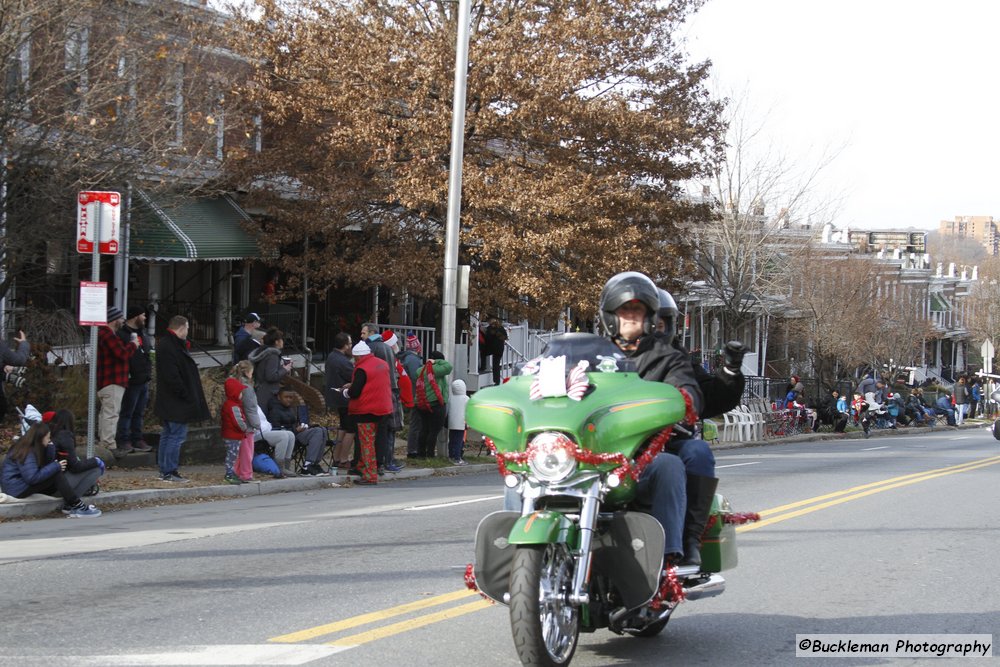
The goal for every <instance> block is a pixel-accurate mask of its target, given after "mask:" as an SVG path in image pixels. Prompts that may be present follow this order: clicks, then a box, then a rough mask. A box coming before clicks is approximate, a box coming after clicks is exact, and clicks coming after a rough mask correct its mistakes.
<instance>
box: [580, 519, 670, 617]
mask: <svg viewBox="0 0 1000 667" xmlns="http://www.w3.org/2000/svg"><path fill="white" fill-rule="evenodd" d="M665 542H666V539H665V538H664V536H663V527H662V526H660V522H659V521H657V520H656V519H655V518H653V517H652V516H651V515H649V514H646V513H645V512H616V513H615V514H614V516H613V517H612V518H611V520H610V521H608V522H606V523H605V522H604V521H602V522H601V524H600V526H599V528H598V531H597V534H595V535H594V547H593V553H594V555H593V561H592V563H591V576H592V577H593V576H596V575H600V576H604V577H607V578H608V579H609V580H610V581H611V583H612V584H613V585H614V588H615V589H616V590H617V591H618V594H619V595H620V596H621V598H622V604H624V606H625V607H627V608H629V609H635V608H636V607H640V606H642V605H644V604H645V603H646V602H648V601H649V600H650V598H652V597H653V595H654V594H655V593H656V589H657V587H658V586H659V583H660V572H662V569H663V545H664V543H665Z"/></svg>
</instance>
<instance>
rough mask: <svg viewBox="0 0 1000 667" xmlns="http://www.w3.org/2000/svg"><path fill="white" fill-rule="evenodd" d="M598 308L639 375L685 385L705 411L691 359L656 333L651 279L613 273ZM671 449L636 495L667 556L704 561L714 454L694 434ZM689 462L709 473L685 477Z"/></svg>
mask: <svg viewBox="0 0 1000 667" xmlns="http://www.w3.org/2000/svg"><path fill="white" fill-rule="evenodd" d="M598 310H599V317H600V320H601V325H602V327H603V329H604V332H605V334H606V335H607V336H608V337H609V338H611V340H612V341H613V342H614V343H615V344H616V345H617V346H618V348H619V349H621V350H622V352H624V353H625V354H626V356H628V357H630V358H631V359H632V360H633V361H635V363H636V367H637V369H638V372H639V376H640V377H641V378H642V379H644V380H649V381H651V382H666V383H668V384H671V385H673V386H675V387H677V388H678V389H683V390H685V391H686V392H687V393H688V395H690V397H691V401H692V404H693V408H694V411H695V413H696V414H701V411H702V409H703V397H702V393H701V389H700V387H699V383H698V379H697V378H696V377H695V373H694V370H693V368H692V364H691V361H690V358H689V357H688V356H687V355H686V354H684V352H683V351H682V350H680V349H678V348H677V347H675V346H674V345H673V343H672V337H668V336H666V335H656V320H657V317H658V312H659V310H660V293H659V289H658V288H657V287H656V285H655V284H653V281H652V280H650V279H649V277H647V276H646V275H644V274H642V273H638V272H634V271H628V272H625V273H619V274H617V275H615V276H612V277H611V279H610V280H608V282H607V283H605V285H604V289H603V290H602V291H601V297H600V305H599V308H598ZM668 450H669V452H670V453H664V454H660V455H659V456H657V457H656V458H655V459H654V460H653V461H652V462H651V463H650V464H649V465H648V466H647V467H646V469H645V470H643V473H642V476H641V477H640V478H639V484H638V487H637V494H636V498H637V500H638V501H639V502H640V503H646V504H649V505H651V506H652V510H651V514H652V515H653V516H654V517H656V518H657V520H659V521H660V523H661V524H662V525H663V529H664V532H665V533H666V536H667V542H666V548H665V552H666V553H667V554H668V560H670V561H672V562H676V561H677V555H681V556H680V560H681V562H683V563H690V564H700V563H701V554H700V551H699V548H700V545H701V535H702V533H703V532H704V529H705V524H706V523H707V521H708V514H709V511H710V509H711V505H712V499H713V498H714V496H715V488H716V486H717V485H718V480H717V479H715V477H714V473H715V457H714V456H712V452H711V450H710V449H709V446H708V443H706V442H705V441H704V440H697V439H694V438H690V437H687V438H677V439H675V440H672V441H671V443H669V444H668ZM686 462H691V464H692V465H693V466H695V468H696V469H697V470H698V472H699V473H708V474H696V475H688V476H686V474H685V465H686ZM688 482H690V483H691V484H692V489H690V490H689V489H687V484H688ZM678 546H680V548H679V549H678Z"/></svg>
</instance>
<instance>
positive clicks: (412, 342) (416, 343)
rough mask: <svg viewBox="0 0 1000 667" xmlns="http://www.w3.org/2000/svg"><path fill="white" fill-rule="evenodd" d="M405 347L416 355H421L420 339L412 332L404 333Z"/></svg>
mask: <svg viewBox="0 0 1000 667" xmlns="http://www.w3.org/2000/svg"><path fill="white" fill-rule="evenodd" d="M406 349H407V350H409V351H410V352H414V353H416V354H417V355H423V352H424V348H423V346H421V345H420V339H419V338H417V336H416V334H412V333H410V334H406Z"/></svg>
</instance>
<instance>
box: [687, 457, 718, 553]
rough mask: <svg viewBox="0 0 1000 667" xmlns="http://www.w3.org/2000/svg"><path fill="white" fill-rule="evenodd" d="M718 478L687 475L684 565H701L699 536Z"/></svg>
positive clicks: (702, 529) (703, 530)
mask: <svg viewBox="0 0 1000 667" xmlns="http://www.w3.org/2000/svg"><path fill="white" fill-rule="evenodd" d="M718 486H719V480H718V479H716V478H715V477H702V476H701V475H688V476H687V512H686V513H685V514H684V563H683V564H684V565H701V536H702V533H704V532H705V524H707V523H708V514H709V512H711V511H712V500H713V499H714V498H715V489H716V488H718Z"/></svg>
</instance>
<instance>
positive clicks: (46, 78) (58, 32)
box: [0, 0, 244, 296]
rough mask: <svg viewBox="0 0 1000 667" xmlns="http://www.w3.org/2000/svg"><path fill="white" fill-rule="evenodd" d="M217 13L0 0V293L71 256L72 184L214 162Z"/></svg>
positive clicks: (108, 185)
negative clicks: (0, 96) (0, 91)
mask: <svg viewBox="0 0 1000 667" xmlns="http://www.w3.org/2000/svg"><path fill="white" fill-rule="evenodd" d="M220 20H221V15H219V14H217V13H216V12H213V11H210V10H207V9H205V8H200V7H194V6H192V5H191V4H190V3H184V2H179V1H176V0H170V1H166V2H142V1H138V0H0V68H2V75H3V78H2V83H3V85H4V90H3V102H2V105H0V228H2V229H0V269H2V277H0V296H3V295H6V294H7V292H8V290H9V289H10V286H11V285H12V283H14V282H15V281H16V282H17V284H18V285H19V287H20V288H21V290H23V291H32V290H34V289H37V288H41V287H42V286H44V285H45V284H46V281H47V280H48V278H49V277H50V276H51V275H53V274H58V273H63V272H66V271H68V270H69V268H70V267H69V266H68V264H69V262H67V249H68V248H70V247H72V245H71V243H70V240H71V238H72V234H73V232H74V228H73V224H72V220H73V219H74V217H75V216H74V202H75V195H76V192H77V191H78V190H86V189H121V188H123V187H124V186H125V184H126V183H127V182H139V181H141V182H142V183H143V185H144V186H145V187H147V188H156V187H169V188H175V189H176V188H181V189H192V188H194V187H196V186H197V185H198V184H203V183H206V182H207V180H208V179H210V178H211V176H212V174H213V172H217V171H218V164H217V163H216V164H215V166H214V167H213V165H212V164H211V161H213V160H216V159H217V158H218V155H217V150H218V146H219V134H220V128H221V125H220V124H219V123H220V122H221V120H222V118H223V115H224V112H225V103H226V102H225V98H226V94H227V93H228V90H229V84H228V80H229V79H230V78H231V75H232V70H231V68H230V70H229V71H226V67H225V66H224V65H223V63H222V60H224V59H222V58H220V53H221V52H220V50H218V49H216V48H213V45H212V40H213V39H214V37H215V34H216V33H217V32H218V31H217V27H218V25H219V21H220ZM239 131H240V132H242V131H244V130H243V128H242V127H241V128H239ZM206 160H209V162H206Z"/></svg>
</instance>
